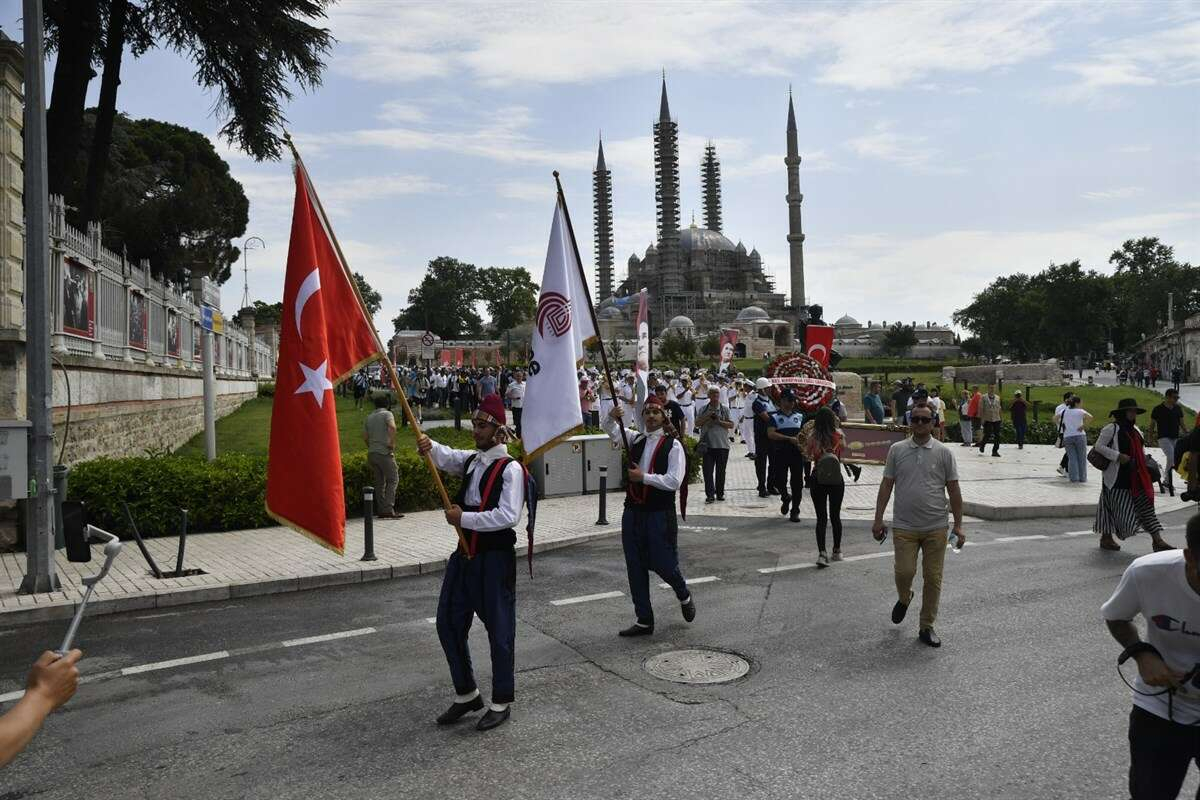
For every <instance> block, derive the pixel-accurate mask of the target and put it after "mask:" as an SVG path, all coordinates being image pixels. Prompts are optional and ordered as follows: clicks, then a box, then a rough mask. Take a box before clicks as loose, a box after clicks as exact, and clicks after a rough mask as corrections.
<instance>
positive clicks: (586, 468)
mask: <svg viewBox="0 0 1200 800" xmlns="http://www.w3.org/2000/svg"><path fill="white" fill-rule="evenodd" d="M629 436H630V439H632V438H633V434H632V433H631V434H630V435H629ZM578 438H580V439H583V440H584V442H583V491H584V493H592V492H598V491H600V468H601V467H608V483H607V487H608V491H610V492H612V491H616V490H617V489H620V488H621V485H622V479H623V478H624V477H625V473H624V471H623V470H622V469H621V456H622V454H623V453H624V451H623V450H622V449H621V445H620V444H618V443H616V442H614V441H613V440H612V439H610V438H608V434H592V435H591V436H580V437H578Z"/></svg>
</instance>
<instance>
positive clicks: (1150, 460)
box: [1146, 453, 1162, 483]
mask: <svg viewBox="0 0 1200 800" xmlns="http://www.w3.org/2000/svg"><path fill="white" fill-rule="evenodd" d="M1146 471H1147V472H1149V473H1150V482H1151V483H1162V465H1161V464H1159V463H1158V462H1157V461H1155V460H1154V456H1152V455H1150V454H1149V453H1146Z"/></svg>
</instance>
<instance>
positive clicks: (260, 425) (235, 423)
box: [175, 396, 416, 458]
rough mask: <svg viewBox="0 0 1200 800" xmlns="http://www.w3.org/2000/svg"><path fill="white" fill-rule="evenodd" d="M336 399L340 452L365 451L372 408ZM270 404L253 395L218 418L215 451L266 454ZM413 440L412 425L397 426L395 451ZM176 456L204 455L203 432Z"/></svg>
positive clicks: (411, 445)
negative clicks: (365, 426) (365, 433)
mask: <svg viewBox="0 0 1200 800" xmlns="http://www.w3.org/2000/svg"><path fill="white" fill-rule="evenodd" d="M336 400H337V417H338V438H339V439H340V440H341V443H342V454H343V455H348V454H350V453H365V452H366V450H367V444H366V442H364V441H363V438H362V430H363V421H364V420H366V418H367V415H368V414H370V413H371V411H373V410H374V407H373V406H372V405H371V404H370V403H368V402H366V401H364V402H363V407H362V408H360V409H356V408H355V407H354V398H353V397H340V396H338V397H337V398H336ZM271 403H272V398H270V397H256V398H254V399H253V400H251V401H249V402H248V403H246V404H245V405H243V406H242V407H241V408H239V409H238V410H237V411H235V412H233V413H232V414H230V415H229V416H227V417H224V418H223V419H219V420H217V453H218V454H220V453H245V454H246V455H253V456H265V455H267V447H268V444H269V443H270V438H271ZM392 413H393V414H394V415H395V416H396V421H397V423H399V421H400V413H401V412H400V409H399V408H394V409H392ZM415 445H416V443H415V441H414V439H413V434H412V428H409V427H404V426H400V427H398V428H397V429H396V452H397V453H400V452H402V451H405V450H412V449H413V448H414V447H415ZM175 454H176V455H180V456H194V457H199V458H203V457H204V434H203V432H201V433H198V434H196V435H195V436H193V437H192V438H191V440H190V441H189V442H188V443H187V444H185V445H184V446H183V447H181V448H179V449H178V450H176V451H175Z"/></svg>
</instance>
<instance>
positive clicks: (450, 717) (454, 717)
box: [437, 695, 483, 725]
mask: <svg viewBox="0 0 1200 800" xmlns="http://www.w3.org/2000/svg"><path fill="white" fill-rule="evenodd" d="M481 708H483V698H482V697H480V696H479V695H475V698H474V699H473V700H468V701H467V702H465V703H455V704H454V705H452V706H450V707H449V708H448V709H446V710H445V712H444V713H443V714H442V715H441V716H440V717H438V718H437V724H438V725H450V724H452V723H455V722H458V721H459V720H460V719H462V718H463V716H464V715H466V714H470V713H471V712H472V711H478V710H479V709H481Z"/></svg>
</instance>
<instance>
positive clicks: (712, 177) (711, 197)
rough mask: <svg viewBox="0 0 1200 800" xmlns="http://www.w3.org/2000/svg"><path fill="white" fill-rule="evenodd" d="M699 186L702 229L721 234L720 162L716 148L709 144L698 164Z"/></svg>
mask: <svg viewBox="0 0 1200 800" xmlns="http://www.w3.org/2000/svg"><path fill="white" fill-rule="evenodd" d="M700 185H701V186H702V187H703V189H704V227H706V228H708V229H709V230H710V231H716V232H717V233H721V162H720V161H718V160H717V147H716V145H714V144H713V143H712V142H709V143H708V144H707V145H705V147H704V160H703V161H702V162H701V163H700Z"/></svg>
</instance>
